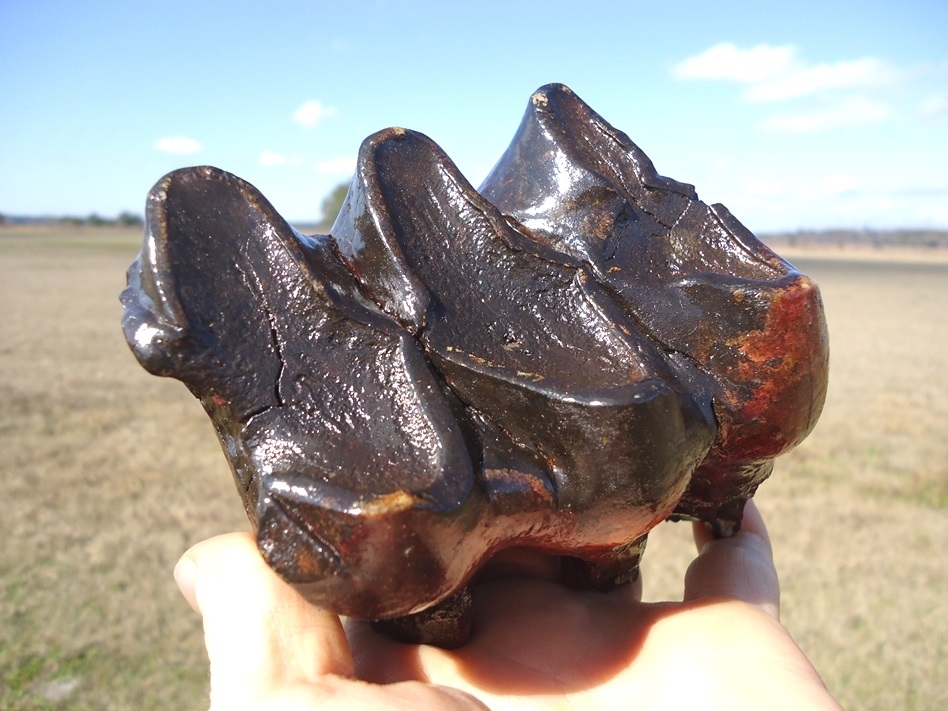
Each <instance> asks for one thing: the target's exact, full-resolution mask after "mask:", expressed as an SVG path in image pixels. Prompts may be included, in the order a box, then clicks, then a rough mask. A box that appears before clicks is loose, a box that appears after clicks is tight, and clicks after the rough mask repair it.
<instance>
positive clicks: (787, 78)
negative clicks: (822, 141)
mask: <svg viewBox="0 0 948 711" xmlns="http://www.w3.org/2000/svg"><path fill="white" fill-rule="evenodd" d="M895 75H896V72H895V71H894V70H893V69H892V68H891V67H890V66H888V65H887V64H886V63H885V62H883V61H881V60H878V59H874V58H872V57H865V58H863V59H855V60H852V61H844V62H835V63H834V64H815V65H812V66H806V65H798V66H793V67H790V68H788V69H787V71H784V72H781V73H780V74H778V75H777V76H775V77H773V78H772V79H769V80H767V81H763V82H760V83H758V84H754V85H753V86H751V87H749V88H748V89H747V91H746V92H745V93H744V96H745V97H746V98H747V99H749V100H751V101H780V100H783V99H793V98H797V97H800V96H806V95H807V94H813V93H816V92H818V91H822V90H824V89H853V88H863V87H868V86H879V85H881V84H888V83H891V82H892V81H893V80H894V79H895Z"/></svg>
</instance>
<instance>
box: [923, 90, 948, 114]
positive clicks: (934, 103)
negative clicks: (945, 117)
mask: <svg viewBox="0 0 948 711" xmlns="http://www.w3.org/2000/svg"><path fill="white" fill-rule="evenodd" d="M946 109H948V98H946V97H944V96H939V95H937V94H935V95H932V96H929V97H927V98H925V99H924V100H923V101H922V104H921V106H919V108H918V112H919V114H921V115H922V116H923V117H924V118H932V117H934V116H938V115H940V114H943V113H945V110H946Z"/></svg>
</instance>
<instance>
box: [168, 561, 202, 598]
mask: <svg viewBox="0 0 948 711" xmlns="http://www.w3.org/2000/svg"><path fill="white" fill-rule="evenodd" d="M196 577H197V565H196V564H195V562H194V560H193V559H192V558H191V557H190V556H188V555H183V556H181V559H180V560H179V561H178V564H177V565H176V566H175V567H174V581H175V582H176V583H177V584H178V589H179V590H180V591H181V594H182V595H184V599H185V600H187V601H188V604H189V605H191V607H193V608H194V610H195V611H198V606H197V600H196V599H195V596H194V579H195V578H196Z"/></svg>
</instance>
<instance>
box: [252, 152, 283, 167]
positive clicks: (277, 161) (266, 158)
mask: <svg viewBox="0 0 948 711" xmlns="http://www.w3.org/2000/svg"><path fill="white" fill-rule="evenodd" d="M259 160H260V165H286V156H285V155H283V154H282V153H275V152H274V151H261V153H260V158H259Z"/></svg>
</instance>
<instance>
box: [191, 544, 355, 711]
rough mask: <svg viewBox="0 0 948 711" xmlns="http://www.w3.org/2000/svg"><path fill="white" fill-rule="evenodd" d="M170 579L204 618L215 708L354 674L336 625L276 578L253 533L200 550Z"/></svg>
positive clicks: (335, 619)
mask: <svg viewBox="0 0 948 711" xmlns="http://www.w3.org/2000/svg"><path fill="white" fill-rule="evenodd" d="M175 579H176V580H177V581H178V585H179V587H180V588H181V591H182V594H183V595H184V597H185V598H186V599H187V600H188V602H189V603H190V604H191V606H192V607H194V608H195V609H196V610H197V611H198V612H200V613H201V615H202V616H203V618H204V641H205V644H206V646H207V654H208V658H209V659H210V663H211V705H212V707H217V708H244V707H246V706H249V705H252V703H253V701H254V700H259V699H263V698H265V697H266V696H267V695H268V694H270V693H271V692H272V691H273V690H274V689H276V688H278V687H286V686H288V685H295V684H306V683H319V682H320V681H323V680H324V678H325V676H326V675H327V674H332V675H339V676H352V675H353V673H354V672H353V663H352V655H351V652H350V650H349V645H348V642H347V640H346V636H345V632H344V631H343V628H342V624H341V623H340V620H339V618H338V617H337V616H336V615H334V614H332V613H330V612H328V611H326V610H321V609H319V608H317V607H315V606H314V605H311V604H310V603H308V602H307V601H306V600H305V599H304V598H303V597H302V596H301V595H300V594H299V593H298V592H297V591H296V590H295V589H294V588H293V587H292V586H290V585H289V584H287V583H286V582H284V581H283V580H282V579H281V578H280V577H279V576H278V575H277V574H276V573H274V572H273V570H271V569H270V568H269V566H267V564H266V563H265V562H264V560H263V559H262V558H261V556H260V553H259V552H258V551H257V547H256V544H255V542H254V540H253V537H252V536H251V535H250V534H245V533H232V534H226V535H223V536H218V537H216V538H211V539H209V540H207V541H204V542H202V543H199V544H197V545H196V546H194V547H193V548H191V549H190V550H189V551H188V552H187V553H185V554H184V556H183V557H182V558H181V560H180V561H179V562H178V565H177V566H176V568H175Z"/></svg>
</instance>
